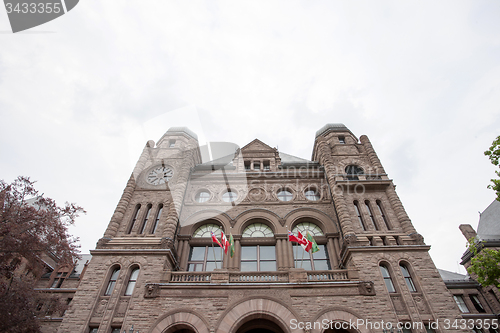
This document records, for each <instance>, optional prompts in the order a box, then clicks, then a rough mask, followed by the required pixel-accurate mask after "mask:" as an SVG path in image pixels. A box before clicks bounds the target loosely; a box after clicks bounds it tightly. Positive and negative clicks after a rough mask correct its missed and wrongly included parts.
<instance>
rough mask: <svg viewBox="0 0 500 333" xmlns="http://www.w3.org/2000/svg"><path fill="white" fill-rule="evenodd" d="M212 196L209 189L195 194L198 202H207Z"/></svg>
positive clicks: (195, 199)
mask: <svg viewBox="0 0 500 333" xmlns="http://www.w3.org/2000/svg"><path fill="white" fill-rule="evenodd" d="M211 197H212V195H211V193H210V191H208V190H200V191H198V193H196V195H195V196H194V201H195V202H196V203H205V202H208V201H210V198H211Z"/></svg>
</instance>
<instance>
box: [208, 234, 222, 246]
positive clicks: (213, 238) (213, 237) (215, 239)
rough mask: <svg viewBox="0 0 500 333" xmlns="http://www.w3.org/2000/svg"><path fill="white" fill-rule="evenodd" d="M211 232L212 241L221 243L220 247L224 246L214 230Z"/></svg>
mask: <svg viewBox="0 0 500 333" xmlns="http://www.w3.org/2000/svg"><path fill="white" fill-rule="evenodd" d="M210 234H211V235H212V242H214V243H217V244H219V246H220V247H223V246H222V244H221V243H220V242H219V240H218V239H217V237H216V236H215V234H214V232H213V231H210Z"/></svg>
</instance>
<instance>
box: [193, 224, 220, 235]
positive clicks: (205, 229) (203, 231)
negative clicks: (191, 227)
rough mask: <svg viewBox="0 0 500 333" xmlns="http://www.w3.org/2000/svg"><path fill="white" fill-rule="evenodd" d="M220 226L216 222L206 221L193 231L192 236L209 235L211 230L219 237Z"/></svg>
mask: <svg viewBox="0 0 500 333" xmlns="http://www.w3.org/2000/svg"><path fill="white" fill-rule="evenodd" d="M220 231H221V228H220V227H219V226H218V225H217V224H213V223H207V224H204V225H202V226H201V227H199V228H198V229H196V230H195V232H194V233H193V237H194V238H202V237H211V233H210V232H213V233H214V234H215V236H217V238H220Z"/></svg>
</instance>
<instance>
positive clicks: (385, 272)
mask: <svg viewBox="0 0 500 333" xmlns="http://www.w3.org/2000/svg"><path fill="white" fill-rule="evenodd" d="M379 267H380V272H381V273H382V277H383V278H384V282H385V286H386V287H387V291H389V292H390V293H395V292H396V289H395V288H394V284H393V283H392V279H391V274H390V273H389V269H388V268H387V266H385V265H384V264H380V265H379Z"/></svg>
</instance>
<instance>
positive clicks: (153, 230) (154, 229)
mask: <svg viewBox="0 0 500 333" xmlns="http://www.w3.org/2000/svg"><path fill="white" fill-rule="evenodd" d="M162 210H163V204H160V206H159V208H158V213H156V218H155V224H154V225H153V229H151V233H152V234H154V233H155V232H156V228H158V222H159V221H160V216H161V211H162Z"/></svg>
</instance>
